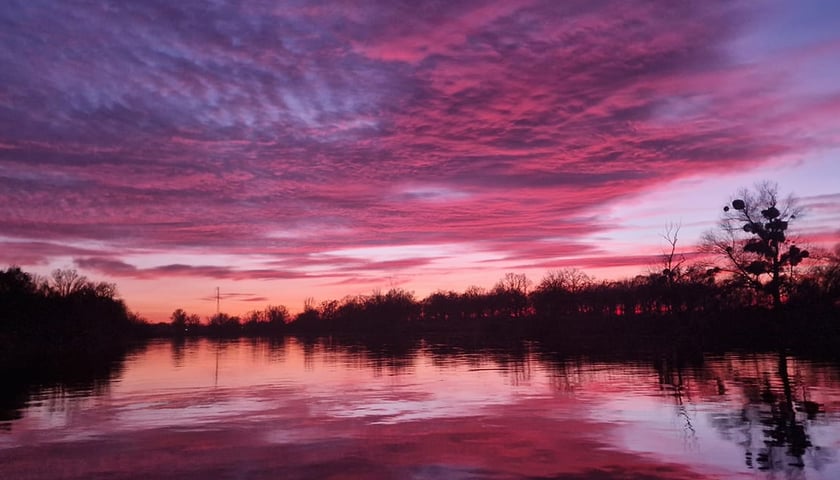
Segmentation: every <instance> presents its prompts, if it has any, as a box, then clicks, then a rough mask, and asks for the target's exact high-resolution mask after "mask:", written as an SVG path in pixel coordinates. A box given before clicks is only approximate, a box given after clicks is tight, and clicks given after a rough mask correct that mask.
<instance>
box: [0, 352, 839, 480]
mask: <svg viewBox="0 0 840 480" xmlns="http://www.w3.org/2000/svg"><path fill="white" fill-rule="evenodd" d="M633 357H634V358H633V359H632V360H627V359H621V358H610V357H609V356H606V357H601V359H599V358H596V357H580V356H574V357H567V356H563V355H562V354H559V353H557V354H555V353H553V352H550V351H546V350H545V349H544V348H539V345H537V344H526V345H524V346H522V347H521V348H518V349H517V350H516V351H514V352H510V351H505V350H504V349H495V350H481V349H472V350H465V349H463V348H456V347H441V346H438V345H434V344H421V345H420V347H419V348H418V349H411V350H409V351H402V352H399V353H394V352H393V351H389V350H388V348H384V349H382V351H379V353H372V352H371V350H370V349H365V348H357V347H353V346H352V345H351V346H347V345H344V346H342V345H336V344H333V343H330V342H311V343H304V342H302V341H300V340H295V339H286V340H282V341H280V342H274V343H272V342H268V341H253V340H237V341H230V342H214V341H207V340H197V341H193V342H186V343H180V344H179V343H172V342H169V341H160V342H155V343H151V344H149V345H147V346H146V347H144V348H143V349H141V350H139V351H137V352H135V353H132V354H130V355H129V356H128V357H127V358H126V359H125V361H124V362H123V363H122V365H121V367H119V368H116V369H114V370H113V371H112V373H111V375H110V378H105V379H99V380H98V381H94V382H85V383H83V384H80V385H75V386H74V385H72V384H70V385H68V384H54V385H52V386H49V385H42V386H40V387H37V388H34V389H33V390H32V391H30V392H28V393H27V397H26V400H25V401H24V402H23V403H22V405H19V407H20V408H18V409H17V411H16V412H14V414H10V413H9V412H5V418H7V419H10V418H13V419H11V420H6V421H3V422H2V423H0V478H4V479H17V478H45V479H47V478H48V479H54V478H79V479H90V478H290V479H295V478H313V479H344V478H372V479H376V478H388V479H438V478H443V479H468V478H480V479H513V478H568V479H583V478H595V479H611V478H621V479H660V478H661V479H694V478H803V479H804V478H808V479H840V457H838V452H840V370H838V367H837V365H836V364H833V363H829V362H818V361H809V360H804V359H799V358H797V357H795V356H793V355H790V354H780V353H778V352H766V353H726V354H715V355H703V356H699V357H698V356H697V355H695V356H693V357H692V358H690V359H681V358H679V357H680V356H679V355H677V354H673V355H662V354H650V355H644V354H639V355H633ZM603 358H606V360H605V359H603Z"/></svg>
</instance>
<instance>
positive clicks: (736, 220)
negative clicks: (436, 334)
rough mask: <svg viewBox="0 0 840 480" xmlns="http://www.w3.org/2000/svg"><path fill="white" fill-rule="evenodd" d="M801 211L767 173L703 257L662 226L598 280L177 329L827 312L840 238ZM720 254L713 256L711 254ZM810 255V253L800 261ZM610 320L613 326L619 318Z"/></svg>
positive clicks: (391, 326) (336, 306)
mask: <svg viewBox="0 0 840 480" xmlns="http://www.w3.org/2000/svg"><path fill="white" fill-rule="evenodd" d="M801 214H802V211H801V209H800V208H799V207H798V204H797V201H796V199H795V198H794V197H792V196H788V197H781V195H780V194H779V190H778V186H777V185H776V184H773V183H770V182H762V183H759V184H756V186H755V187H754V189H752V190H751V189H742V190H741V191H739V192H737V194H736V195H735V197H734V198H733V199H732V200H731V201H730V202H729V203H728V204H727V205H726V206H724V207H723V209H722V214H721V218H720V221H719V224H718V227H717V228H716V229H714V230H711V231H709V232H707V233H706V234H705V235H704V237H703V239H702V242H701V245H700V251H701V253H704V254H705V257H704V260H702V261H695V262H693V263H692V262H689V261H688V260H687V258H686V257H685V256H684V255H681V254H680V253H678V249H677V241H678V233H679V226H678V225H671V226H669V227H667V228H666V231H665V233H664V234H663V238H664V239H665V240H666V241H667V243H668V245H669V247H670V249H669V250H668V251H666V252H664V253H663V255H662V258H661V264H660V265H659V267H658V268H653V269H652V271H651V272H649V273H646V274H642V275H637V276H636V277H633V278H629V279H624V280H604V281H595V280H594V279H593V278H592V277H590V276H588V275H587V274H585V273H583V272H581V271H580V270H577V269H574V268H569V269H562V270H555V271H551V272H549V273H548V274H546V275H545V277H543V278H542V279H541V280H540V281H539V282H538V283H537V284H536V285H533V283H532V282H531V280H530V279H528V278H527V277H526V276H525V275H523V274H517V273H508V274H506V275H504V277H503V278H501V279H500V280H499V281H498V282H497V283H496V284H495V286H494V287H492V288H491V289H489V290H488V289H483V288H480V287H470V288H468V289H466V290H465V291H463V292H456V291H438V292H435V293H433V294H431V295H429V296H427V297H426V298H423V299H418V298H416V297H415V296H414V294H413V293H412V292H409V291H406V290H403V289H399V288H394V289H391V290H388V291H387V292H384V293H382V292H380V291H376V292H374V293H372V294H370V295H356V296H348V297H345V298H343V299H341V300H328V301H325V302H322V303H320V304H315V302H313V301H308V302H307V303H306V305H305V306H304V310H303V311H302V312H301V313H299V314H297V315H294V316H292V315H290V314H289V312H288V310H287V309H286V308H285V307H282V306H270V307H268V308H266V309H265V310H258V311H252V312H249V313H247V314H246V315H244V316H242V317H235V316H230V315H227V314H217V315H215V316H213V317H210V318H209V319H208V321H207V322H206V324H205V323H202V322H201V321H200V320H199V319H198V317H197V316H195V315H188V314H187V313H186V312H184V311H183V310H180V309H179V310H176V311H175V313H173V315H172V326H173V328H174V331H175V332H176V333H177V334H179V335H180V334H195V333H209V334H251V333H253V334H272V333H284V332H323V333H329V332H348V331H349V332H354V331H358V332H383V331H388V330H400V329H405V328H415V329H425V330H441V329H444V330H445V329H453V330H473V331H474V330H480V331H485V332H486V331H493V330H498V329H500V328H510V327H511V326H516V327H517V328H523V326H524V327H525V328H527V329H530V330H536V331H542V332H545V331H546V330H550V329H552V328H555V327H556V328H562V329H569V327H572V326H574V324H575V323H581V322H583V321H584V320H582V319H586V320H585V321H586V322H589V323H590V324H591V325H598V326H601V327H603V326H604V325H606V324H605V323H603V322H601V323H598V322H594V323H593V322H592V321H591V319H593V318H597V319H613V320H616V319H618V320H621V319H632V318H641V317H645V318H651V317H663V316H672V315H675V314H681V315H687V314H711V313H720V312H734V311H738V312H747V311H752V312H754V313H753V315H754V316H757V317H759V318H760V317H761V312H766V311H770V310H773V311H776V312H778V311H782V310H785V311H787V312H794V311H795V312H799V313H800V314H805V312H826V311H835V310H836V308H837V307H838V306H839V305H840V245H838V247H837V248H836V249H835V251H834V252H833V253H823V254H821V255H819V258H814V257H817V255H813V256H812V255H811V253H810V252H809V251H808V250H806V249H804V248H802V247H800V246H797V244H796V236H795V235H793V234H791V231H790V227H791V226H793V225H794V224H795V222H796V221H797V216H799V215H801ZM714 257H716V259H715V258H714ZM806 259H814V260H815V261H814V262H812V264H811V265H810V267H809V268H807V269H802V268H801V264H802V263H803V262H804V261H805V260H806ZM611 325H613V326H615V323H612V324H611Z"/></svg>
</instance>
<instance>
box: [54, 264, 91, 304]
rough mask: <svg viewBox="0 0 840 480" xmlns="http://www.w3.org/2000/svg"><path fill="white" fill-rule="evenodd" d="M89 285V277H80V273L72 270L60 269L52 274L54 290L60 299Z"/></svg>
mask: <svg viewBox="0 0 840 480" xmlns="http://www.w3.org/2000/svg"><path fill="white" fill-rule="evenodd" d="M87 285H88V279H87V277H85V276H83V275H79V272H77V271H76V270H74V269H72V268H64V269H63V268H58V269H56V270H53V272H52V288H53V290H54V291H55V293H56V294H58V296H60V297H67V296H69V295H72V294H74V293H76V292H79V291H81V290H83V289H84V288H85V287H86V286H87Z"/></svg>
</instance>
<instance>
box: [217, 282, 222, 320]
mask: <svg viewBox="0 0 840 480" xmlns="http://www.w3.org/2000/svg"><path fill="white" fill-rule="evenodd" d="M220 297H221V295H220V294H219V287H216V315H218V314H219V298H220Z"/></svg>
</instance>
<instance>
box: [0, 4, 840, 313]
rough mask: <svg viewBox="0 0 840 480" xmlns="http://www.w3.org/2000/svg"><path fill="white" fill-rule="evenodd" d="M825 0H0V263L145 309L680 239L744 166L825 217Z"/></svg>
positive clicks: (559, 261) (595, 267)
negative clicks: (98, 287)
mask: <svg viewBox="0 0 840 480" xmlns="http://www.w3.org/2000/svg"><path fill="white" fill-rule="evenodd" d="M839 78H840V4H838V3H837V2H834V1H817V0H808V1H797V2H787V1H782V0H777V1H769V0H768V1H703V2H666V1H662V2H657V1H627V0H621V1H591V0H587V1H555V0H546V1H518V0H488V1H465V2H450V1H440V2H438V1H403V2H400V1H396V0H387V1H384V0H383V1H344V2H308V1H287V2H283V1H250V0H241V1H232V0H230V1H225V0H217V1H209V0H208V1H203V0H202V1H187V0H185V1H179V2H171V1H168V0H160V1H153V0H137V1H132V2H124V1H112V2H110V1H94V0H89V1H81V0H80V1H72V0H68V1H57V0H56V1H46V0H20V1H17V0H6V1H5V2H4V5H3V8H2V9H0V205H2V207H0V265H4V264H5V265H19V266H21V267H22V268H24V269H25V270H28V271H32V272H36V273H39V274H43V275H45V274H48V273H49V272H50V271H51V270H52V269H55V268H76V269H77V270H79V271H80V272H81V273H83V274H85V275H87V276H88V277H89V278H92V279H97V280H104V281H110V282H114V283H116V284H117V286H118V289H119V292H120V294H121V295H122V297H123V298H125V300H126V302H127V304H128V306H129V307H130V308H131V309H132V310H134V311H137V312H138V313H140V314H141V315H143V316H145V317H146V318H149V319H151V320H154V321H157V320H164V319H166V318H167V317H168V316H169V314H170V313H171V312H172V311H173V310H174V309H175V308H178V307H182V308H185V309H187V310H188V311H190V312H195V313H199V314H201V315H207V314H211V313H213V312H215V309H216V302H215V292H216V288H217V287H218V288H219V290H220V292H221V298H222V310H225V311H228V312H230V313H234V314H236V313H243V312H245V311H247V310H251V309H258V308H263V307H264V306H266V305H267V304H284V305H286V306H288V307H289V308H290V310H292V311H299V310H300V309H301V308H302V306H303V303H304V301H305V299H307V298H312V299H314V300H315V301H316V302H319V301H321V300H327V299H333V298H341V297H343V296H344V295H348V294H349V295H355V294H367V293H371V292H372V291H374V290H377V289H378V290H387V289H388V288H392V287H400V288H405V289H408V290H411V291H414V292H415V294H416V295H418V296H420V297H422V296H425V295H428V294H429V293H431V292H433V291H435V290H437V289H454V290H458V291H463V290H464V289H465V288H466V287H468V286H471V285H477V286H481V287H492V285H493V284H494V283H495V282H496V281H497V280H498V279H499V278H501V277H502V276H503V275H504V274H505V273H506V272H517V273H525V274H527V275H528V276H529V277H530V278H531V279H532V280H533V281H535V282H538V281H539V279H540V278H541V277H542V275H543V274H544V273H545V272H547V271H548V270H551V269H557V268H566V267H577V268H579V269H581V270H583V271H585V272H587V273H589V274H591V275H593V276H594V277H596V278H601V279H608V278H615V277H622V276H632V275H635V274H637V273H641V272H645V271H648V270H649V269H650V268H651V266H652V265H656V263H657V256H658V255H659V254H661V252H662V251H663V249H664V248H665V245H664V241H663V239H662V234H663V232H664V231H665V229H666V227H667V225H669V224H675V223H678V224H680V225H681V227H680V236H679V237H680V238H679V242H680V246H681V248H682V249H685V250H686V251H692V250H693V248H694V245H695V244H696V243H697V242H698V241H699V238H700V236H701V234H702V232H703V231H704V230H707V229H709V228H712V227H713V226H714V224H715V222H716V220H717V219H718V215H719V213H720V211H721V208H722V206H723V205H724V204H725V203H727V201H728V200H729V199H730V198H731V197H732V195H733V194H734V192H736V191H737V190H738V189H739V188H741V187H749V186H751V185H752V184H753V183H755V182H757V181H761V180H771V181H776V182H778V183H779V185H780V188H781V190H782V191H783V192H789V193H793V194H796V195H797V196H798V197H799V198H800V203H801V204H802V206H803V207H805V210H806V215H805V216H804V217H802V219H801V222H800V224H799V225H798V228H799V231H800V232H801V233H802V234H803V235H804V236H805V237H807V239H808V241H809V242H811V243H812V244H814V245H824V246H828V247H831V246H832V245H834V244H836V243H838V242H840V226H838V225H840V223H838V222H839V221H840V181H838V179H840V115H838V113H840V81H838V79H839Z"/></svg>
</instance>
